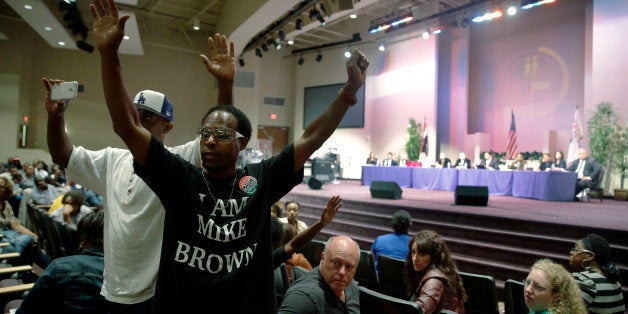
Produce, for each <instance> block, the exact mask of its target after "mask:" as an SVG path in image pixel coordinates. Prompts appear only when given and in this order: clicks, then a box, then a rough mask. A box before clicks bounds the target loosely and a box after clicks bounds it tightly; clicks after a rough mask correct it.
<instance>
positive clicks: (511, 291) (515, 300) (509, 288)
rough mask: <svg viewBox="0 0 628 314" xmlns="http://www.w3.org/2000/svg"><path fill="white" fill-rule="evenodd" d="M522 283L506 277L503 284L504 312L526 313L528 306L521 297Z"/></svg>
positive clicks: (513, 313)
mask: <svg viewBox="0 0 628 314" xmlns="http://www.w3.org/2000/svg"><path fill="white" fill-rule="evenodd" d="M523 289H524V287H523V283H522V282H521V281H517V280H512V279H508V280H506V283H505V284H504V307H505V314H526V313H528V307H527V306H526V303H525V299H524V297H523Z"/></svg>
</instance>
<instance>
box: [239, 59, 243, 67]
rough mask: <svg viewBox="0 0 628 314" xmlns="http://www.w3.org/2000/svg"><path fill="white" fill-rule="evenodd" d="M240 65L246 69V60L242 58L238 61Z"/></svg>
mask: <svg viewBox="0 0 628 314" xmlns="http://www.w3.org/2000/svg"><path fill="white" fill-rule="evenodd" d="M238 63H240V66H241V67H244V59H242V58H240V60H238Z"/></svg>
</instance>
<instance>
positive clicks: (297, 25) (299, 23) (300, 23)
mask: <svg viewBox="0 0 628 314" xmlns="http://www.w3.org/2000/svg"><path fill="white" fill-rule="evenodd" d="M294 24H295V25H294V28H296V29H299V30H300V29H301V28H303V20H302V19H297V20H296V21H295V22H294Z"/></svg>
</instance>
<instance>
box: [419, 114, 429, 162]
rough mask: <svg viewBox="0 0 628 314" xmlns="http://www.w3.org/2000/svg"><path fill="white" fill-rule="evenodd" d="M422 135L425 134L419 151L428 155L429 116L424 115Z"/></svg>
mask: <svg viewBox="0 0 628 314" xmlns="http://www.w3.org/2000/svg"><path fill="white" fill-rule="evenodd" d="M421 136H423V141H421V147H420V150H419V151H420V152H421V153H425V154H426V155H427V152H428V151H427V143H428V142H427V117H423V133H421Z"/></svg>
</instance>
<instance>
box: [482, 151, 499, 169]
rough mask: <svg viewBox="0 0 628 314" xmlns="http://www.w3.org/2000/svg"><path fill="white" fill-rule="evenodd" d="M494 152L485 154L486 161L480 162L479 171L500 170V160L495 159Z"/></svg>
mask: <svg viewBox="0 0 628 314" xmlns="http://www.w3.org/2000/svg"><path fill="white" fill-rule="evenodd" d="M493 156H494V154H493V152H485V153H484V159H482V161H481V162H480V165H479V166H478V169H490V170H499V163H498V160H497V159H495V158H493Z"/></svg>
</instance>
